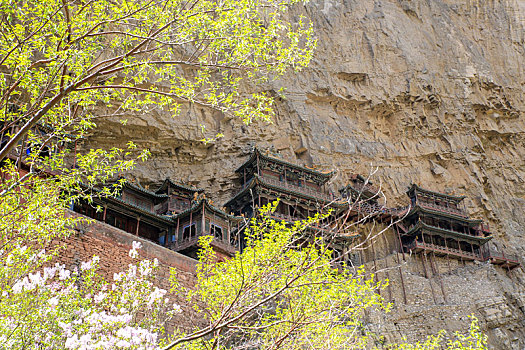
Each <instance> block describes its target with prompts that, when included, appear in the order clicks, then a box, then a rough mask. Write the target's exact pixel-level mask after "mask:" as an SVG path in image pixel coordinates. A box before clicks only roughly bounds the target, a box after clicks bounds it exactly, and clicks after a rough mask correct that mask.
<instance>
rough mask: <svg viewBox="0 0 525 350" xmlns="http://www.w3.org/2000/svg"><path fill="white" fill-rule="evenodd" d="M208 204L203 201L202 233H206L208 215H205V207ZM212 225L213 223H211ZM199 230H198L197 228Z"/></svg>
mask: <svg viewBox="0 0 525 350" xmlns="http://www.w3.org/2000/svg"><path fill="white" fill-rule="evenodd" d="M205 206H206V203H205V202H204V201H203V202H202V220H201V222H202V227H201V235H204V234H205V233H206V216H205V215H204V207H205ZM210 227H211V225H210ZM195 231H197V230H195ZM195 236H198V235H197V232H195Z"/></svg>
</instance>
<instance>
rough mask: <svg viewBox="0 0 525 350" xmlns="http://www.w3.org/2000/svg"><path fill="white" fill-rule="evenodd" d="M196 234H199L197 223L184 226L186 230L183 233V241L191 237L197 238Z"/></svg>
mask: <svg viewBox="0 0 525 350" xmlns="http://www.w3.org/2000/svg"><path fill="white" fill-rule="evenodd" d="M196 234H197V225H195V223H193V224H191V225H187V226H184V229H183V231H182V239H188V238H190V237H191V236H195V235H196Z"/></svg>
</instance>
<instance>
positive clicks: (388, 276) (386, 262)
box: [381, 233, 393, 302]
mask: <svg viewBox="0 0 525 350" xmlns="http://www.w3.org/2000/svg"><path fill="white" fill-rule="evenodd" d="M381 236H383V242H384V243H385V251H388V241H387V240H386V237H385V234H384V233H382V234H381ZM385 274H386V278H387V279H388V281H389V282H390V274H389V272H388V256H387V257H386V258H385ZM387 290H388V299H389V301H390V302H392V301H393V300H392V287H391V284H390V283H388V286H387Z"/></svg>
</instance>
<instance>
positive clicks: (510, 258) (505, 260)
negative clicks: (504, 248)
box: [483, 248, 521, 269]
mask: <svg viewBox="0 0 525 350" xmlns="http://www.w3.org/2000/svg"><path fill="white" fill-rule="evenodd" d="M483 258H484V260H488V261H490V263H491V264H494V265H501V267H504V268H508V269H513V268H516V267H519V266H521V263H520V262H519V260H518V256H517V255H515V254H505V253H504V252H501V253H500V252H497V251H495V250H492V249H490V248H489V249H487V250H486V251H485V252H484V253H483Z"/></svg>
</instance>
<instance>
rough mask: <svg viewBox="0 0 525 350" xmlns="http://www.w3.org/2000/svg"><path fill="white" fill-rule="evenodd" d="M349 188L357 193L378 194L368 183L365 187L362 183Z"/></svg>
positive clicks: (375, 188) (376, 189)
mask: <svg viewBox="0 0 525 350" xmlns="http://www.w3.org/2000/svg"><path fill="white" fill-rule="evenodd" d="M351 186H352V187H353V188H354V190H356V191H357V192H359V193H365V192H370V193H373V194H379V189H378V188H377V187H375V186H372V185H371V184H369V183H367V184H366V185H365V184H364V183H353V184H352V185H351Z"/></svg>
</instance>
